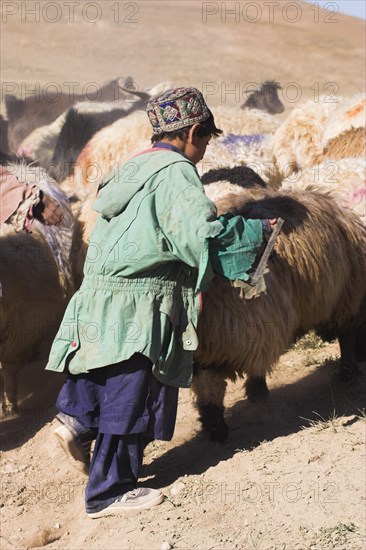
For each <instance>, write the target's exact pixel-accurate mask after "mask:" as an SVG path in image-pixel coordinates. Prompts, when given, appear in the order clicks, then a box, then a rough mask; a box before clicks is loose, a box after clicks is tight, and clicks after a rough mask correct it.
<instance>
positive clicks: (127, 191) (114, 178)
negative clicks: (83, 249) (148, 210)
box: [93, 149, 194, 219]
mask: <svg viewBox="0 0 366 550" xmlns="http://www.w3.org/2000/svg"><path fill="white" fill-rule="evenodd" d="M177 162H188V163H189V164H191V165H192V166H194V164H193V163H192V162H191V161H190V160H188V159H187V158H185V157H184V156H183V155H180V154H179V153H175V152H174V151H165V150H164V151H161V150H158V149H156V150H154V149H151V150H149V151H147V152H144V153H140V154H139V155H137V156H135V157H133V158H132V159H130V160H129V161H128V162H126V163H125V164H122V165H121V166H120V167H119V168H117V170H115V171H114V172H112V173H110V174H108V176H107V177H106V178H105V179H104V180H103V181H102V183H101V184H100V185H99V188H98V197H97V199H96V201H95V202H94V204H93V208H94V210H96V211H97V212H100V214H101V215H102V216H103V218H106V219H111V218H114V217H115V216H118V215H119V214H121V213H122V212H123V211H124V210H125V209H126V207H127V205H128V203H129V202H130V201H131V199H132V198H133V197H134V196H135V195H136V193H137V192H138V191H140V190H141V189H142V188H143V187H144V185H145V183H146V182H147V181H148V180H149V179H150V178H151V177H152V176H154V175H155V174H157V173H158V172H160V171H161V170H163V169H164V168H166V167H167V166H170V165H171V164H175V163H177Z"/></svg>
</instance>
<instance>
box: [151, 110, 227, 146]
mask: <svg viewBox="0 0 366 550" xmlns="http://www.w3.org/2000/svg"><path fill="white" fill-rule="evenodd" d="M192 126H193V125H191V126H187V127H186V128H180V129H179V130H174V131H173V132H161V133H160V134H154V135H153V136H152V137H151V143H156V142H157V141H161V140H162V139H167V140H168V141H173V139H175V138H181V139H183V138H184V137H185V136H187V134H188V132H189V130H190V128H192ZM220 134H222V130H220V128H217V127H216V124H215V120H214V117H213V114H212V113H211V111H210V116H209V117H208V118H207V119H206V120H204V121H203V122H200V126H199V128H198V129H197V136H198V137H205V136H210V135H211V136H215V137H218V136H219V135H220Z"/></svg>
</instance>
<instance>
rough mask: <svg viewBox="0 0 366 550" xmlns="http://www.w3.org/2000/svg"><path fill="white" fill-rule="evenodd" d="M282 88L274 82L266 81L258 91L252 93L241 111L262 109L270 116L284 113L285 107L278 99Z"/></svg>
mask: <svg viewBox="0 0 366 550" xmlns="http://www.w3.org/2000/svg"><path fill="white" fill-rule="evenodd" d="M281 88H282V87H281V86H280V84H279V83H278V82H275V81H274V80H266V81H265V82H263V84H261V86H260V87H259V89H258V90H255V91H254V92H252V93H251V94H250V95H249V97H248V99H247V100H246V101H245V102H244V103H243V105H242V106H241V109H261V110H263V111H267V113H270V114H277V113H283V111H284V110H285V107H284V105H283V103H282V102H281V100H280V99H279V97H278V90H281Z"/></svg>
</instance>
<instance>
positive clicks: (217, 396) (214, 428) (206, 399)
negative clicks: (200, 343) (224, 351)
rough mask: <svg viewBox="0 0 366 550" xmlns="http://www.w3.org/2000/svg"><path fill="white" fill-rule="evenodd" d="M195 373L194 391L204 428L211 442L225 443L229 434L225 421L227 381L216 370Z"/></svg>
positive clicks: (201, 369) (199, 369) (200, 369)
mask: <svg viewBox="0 0 366 550" xmlns="http://www.w3.org/2000/svg"><path fill="white" fill-rule="evenodd" d="M196 366H197V365H196ZM195 372H196V374H195V376H194V377H193V382H192V390H193V392H194V393H195V395H196V401H195V405H196V407H197V409H198V413H199V420H200V422H201V423H202V428H203V430H205V431H206V432H208V433H209V436H210V439H211V441H219V442H223V441H225V439H226V438H227V436H228V433H229V428H228V426H227V424H226V422H225V420H224V397H225V391H226V385H227V384H226V381H225V380H224V378H223V376H222V374H220V373H219V372H216V371H215V370H211V369H207V368H204V369H203V368H200V367H198V368H197V371H195Z"/></svg>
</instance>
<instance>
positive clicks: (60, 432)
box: [53, 424, 92, 475]
mask: <svg viewBox="0 0 366 550" xmlns="http://www.w3.org/2000/svg"><path fill="white" fill-rule="evenodd" d="M53 433H54V435H55V436H56V438H57V440H58V443H59V444H60V446H61V447H62V449H63V450H64V451H65V453H66V454H67V456H68V457H69V458H72V460H73V464H74V466H75V467H76V468H77V469H78V470H80V471H82V472H83V473H84V474H85V475H88V474H89V468H90V449H91V444H92V442H91V441H90V440H88V441H81V440H80V439H79V438H78V437H77V436H76V435H74V434H73V433H72V431H71V430H70V429H69V428H68V427H67V426H65V425H64V424H62V426H59V427H58V428H56V429H55V430H54V431H53Z"/></svg>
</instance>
